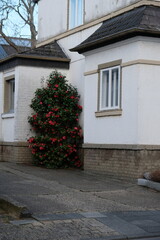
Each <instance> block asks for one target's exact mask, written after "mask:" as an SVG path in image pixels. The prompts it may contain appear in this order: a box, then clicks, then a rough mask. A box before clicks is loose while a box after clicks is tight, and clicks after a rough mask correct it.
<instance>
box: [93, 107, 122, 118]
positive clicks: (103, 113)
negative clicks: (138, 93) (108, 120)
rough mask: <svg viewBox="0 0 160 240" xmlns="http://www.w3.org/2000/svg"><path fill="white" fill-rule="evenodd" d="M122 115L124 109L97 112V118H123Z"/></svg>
mask: <svg viewBox="0 0 160 240" xmlns="http://www.w3.org/2000/svg"><path fill="white" fill-rule="evenodd" d="M121 115H122V109H114V110H105V111H99V112H95V116H96V117H110V116H121Z"/></svg>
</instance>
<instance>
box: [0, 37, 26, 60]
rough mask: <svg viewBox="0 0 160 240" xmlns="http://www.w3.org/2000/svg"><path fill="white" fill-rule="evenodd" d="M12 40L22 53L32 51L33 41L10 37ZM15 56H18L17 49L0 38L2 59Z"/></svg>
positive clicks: (0, 57)
mask: <svg viewBox="0 0 160 240" xmlns="http://www.w3.org/2000/svg"><path fill="white" fill-rule="evenodd" d="M10 40H11V41H12V42H13V43H14V44H16V45H17V46H18V48H19V51H20V52H22V51H26V50H28V49H30V46H31V41H30V40H29V39H24V38H14V37H13V38H12V37H10ZM13 54H17V51H16V50H15V48H13V47H12V46H10V45H9V44H8V43H7V41H6V40H5V39H4V38H3V37H0V59H4V58H6V57H8V56H10V55H13Z"/></svg>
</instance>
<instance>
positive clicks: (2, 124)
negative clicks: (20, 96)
mask: <svg viewBox="0 0 160 240" xmlns="http://www.w3.org/2000/svg"><path fill="white" fill-rule="evenodd" d="M16 72H17V69H8V70H7V71H4V72H1V73H0V141H5V142H12V141H14V123H15V121H14V114H13V113H11V114H7V113H4V83H5V79H6V78H10V76H11V78H12V76H13V75H14V74H16ZM16 91H17V90H16V89H15V95H16ZM15 108H16V103H15Z"/></svg>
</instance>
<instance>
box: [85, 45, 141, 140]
mask: <svg viewBox="0 0 160 240" xmlns="http://www.w3.org/2000/svg"><path fill="white" fill-rule="evenodd" d="M128 53H129V54H128ZM85 55H86V62H85V66H86V69H85V71H86V72H88V71H92V70H96V69H97V68H98V65H99V64H103V63H107V62H112V61H116V60H119V59H122V62H128V61H132V60H134V59H137V57H138V55H139V42H138V41H137V42H132V41H129V40H128V41H124V42H123V44H122V46H121V44H120V43H118V44H114V45H111V46H108V47H104V48H101V49H97V50H94V51H92V52H89V53H86V54H85ZM138 79H139V72H138V71H137V66H131V67H127V68H124V69H122V111H123V112H122V116H110V117H96V116H95V112H96V111H97V101H98V74H93V75H88V76H86V77H85V102H84V106H85V108H84V116H85V117H84V143H95V144H122V143H123V144H135V143H136V142H137V137H138V136H137V126H138V113H137V108H138V107H137V106H138V101H137V96H138ZM91 123H92V124H91Z"/></svg>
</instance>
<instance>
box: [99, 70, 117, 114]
mask: <svg viewBox="0 0 160 240" xmlns="http://www.w3.org/2000/svg"><path fill="white" fill-rule="evenodd" d="M99 96H100V99H99V110H100V111H103V110H114V109H119V108H120V66H114V67H109V68H106V69H102V70H100V94H99Z"/></svg>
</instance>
